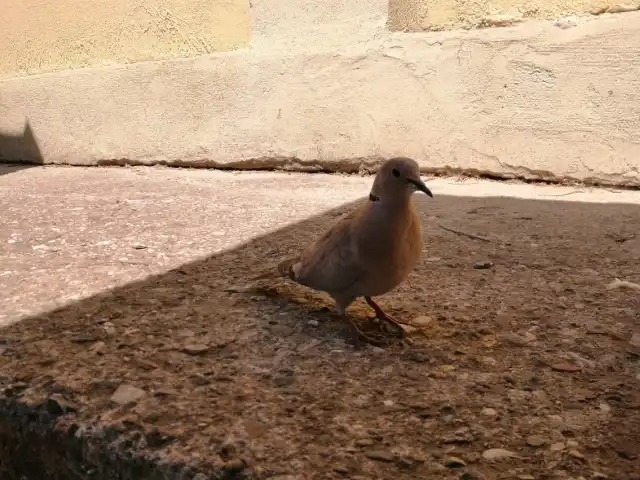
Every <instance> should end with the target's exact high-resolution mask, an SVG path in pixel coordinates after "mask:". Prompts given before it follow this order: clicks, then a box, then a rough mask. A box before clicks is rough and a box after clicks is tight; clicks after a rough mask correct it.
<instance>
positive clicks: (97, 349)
mask: <svg viewBox="0 0 640 480" xmlns="http://www.w3.org/2000/svg"><path fill="white" fill-rule="evenodd" d="M106 349H107V344H106V343H104V342H96V343H94V344H93V345H91V348H89V350H90V351H91V352H93V353H95V354H96V355H102V354H103V353H104V351H105V350H106Z"/></svg>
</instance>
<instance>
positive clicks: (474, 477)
mask: <svg viewBox="0 0 640 480" xmlns="http://www.w3.org/2000/svg"><path fill="white" fill-rule="evenodd" d="M485 478H486V477H485V476H484V475H483V474H482V473H480V472H478V471H477V470H467V471H466V472H462V474H461V475H460V480H484V479H485Z"/></svg>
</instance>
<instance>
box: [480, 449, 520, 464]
mask: <svg viewBox="0 0 640 480" xmlns="http://www.w3.org/2000/svg"><path fill="white" fill-rule="evenodd" d="M515 456H516V454H515V453H514V452H511V451H509V450H505V449H504V448H490V449H489V450H485V451H484V452H482V458H484V459H485V460H489V461H494V460H502V459H503V458H510V457H515Z"/></svg>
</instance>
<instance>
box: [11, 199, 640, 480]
mask: <svg viewBox="0 0 640 480" xmlns="http://www.w3.org/2000/svg"><path fill="white" fill-rule="evenodd" d="M416 203H417V206H418V208H419V209H420V211H421V213H422V216H423V220H424V226H425V251H424V254H423V257H422V260H421V263H420V264H419V265H418V267H417V268H416V269H415V272H414V273H413V274H412V275H411V277H410V279H409V281H408V282H406V283H405V284H404V285H403V286H402V287H401V288H399V289H398V290H397V291H396V292H394V293H393V294H390V295H388V296H386V297H383V298H382V299H381V305H383V307H386V308H387V309H388V310H389V312H390V313H392V314H394V315H395V316H397V317H402V318H404V319H415V318H417V317H420V318H419V320H418V322H419V324H420V325H419V326H418V327H417V328H415V329H411V331H410V332H409V337H408V338H409V340H408V341H406V342H404V343H394V344H391V345H389V346H388V347H386V348H382V349H381V348H372V347H366V348H364V349H361V350H356V349H354V348H353V347H352V345H351V343H350V338H349V329H348V328H347V326H346V325H345V324H344V323H343V322H342V321H341V320H340V319H338V318H336V317H335V315H334V314H333V313H332V312H333V310H332V306H331V304H330V303H329V301H328V300H327V298H326V297H324V296H322V295H321V294H316V293H313V292H310V291H308V290H306V289H304V288H302V287H297V286H294V285H291V284H290V283H287V282H263V283H262V284H261V285H263V286H264V287H265V288H264V289H263V290H262V291H259V292H253V293H252V292H245V293H230V292H226V291H225V288H227V287H229V286H242V285H245V284H246V283H247V282H246V278H247V276H248V275H250V274H252V273H254V272H256V271H257V270H262V269H264V268H265V265H266V263H267V262H268V261H269V260H273V261H275V260H277V259H279V258H281V257H283V256H286V255H288V254H290V253H291V252H296V251H297V250H298V249H299V246H300V245H303V244H305V243H306V242H308V241H310V240H311V239H313V238H315V237H316V236H317V235H318V234H319V233H320V232H321V231H323V230H324V229H325V228H326V227H327V226H328V225H329V224H330V223H331V222H332V221H334V220H335V219H336V217H337V216H338V215H340V214H341V213H343V212H345V211H348V210H349V209H350V208H352V206H353V205H344V206H343V207H341V208H340V209H338V210H335V211H332V212H329V213H327V214H325V215H322V216H320V217H316V218H311V219H309V220H306V221H304V222H301V223H298V224H295V225H291V226H288V227H286V228H283V229H281V230H279V231H277V232H275V233H273V234H269V235H267V236H265V237H262V238H258V239H256V240H253V241H251V242H249V243H247V244H245V245H243V246H241V247H240V248H237V249H234V250H231V251H227V252H224V253H221V254H219V255H215V256H212V257H211V258H207V259H205V260H202V261H198V262H194V263H191V264H188V265H184V266H183V267H181V268H179V269H176V270H173V271H170V272H168V273H166V274H164V275H161V276H156V277H152V278H148V279H147V280H145V281H141V282H137V283H133V284H129V285H125V286H123V287H121V288H117V289H115V290H113V291H110V292H105V293H103V294H101V295H98V296H95V297H92V298H88V299H85V300H82V301H79V302H77V303H74V304H72V305H69V306H67V307H64V308H61V309H58V310H55V311H52V312H47V313H45V314H42V315H39V316H37V317H34V318H29V319H27V320H25V321H22V322H20V323H18V324H14V325H12V326H10V327H8V328H6V329H4V330H3V331H2V332H1V335H2V345H1V346H0V348H1V350H2V352H3V354H2V357H0V358H1V363H0V380H1V381H2V386H3V388H4V394H3V396H2V398H1V402H0V403H1V410H0V435H1V436H0V442H1V447H2V450H1V451H2V467H3V469H4V473H3V474H2V478H28V479H42V478H95V479H98V478H99V479H113V478H123V479H125V478H126V479H133V478H149V479H151V478H153V479H155V478H158V479H159V478H198V479H201V478H280V479H305V480H310V479H331V478H354V479H356V478H357V479H368V478H394V479H415V478H503V477H504V476H505V475H510V476H511V477H516V476H518V475H520V477H519V478H552V477H553V478H570V477H573V478H576V477H578V476H584V477H585V478H594V475H596V473H600V474H606V475H608V477H599V478H610V479H629V478H633V475H634V474H635V475H637V473H638V472H640V458H639V455H640V414H639V412H638V409H640V395H639V393H638V392H639V390H638V388H637V387H638V383H639V381H640V377H638V375H640V364H639V363H638V361H639V355H640V347H638V346H637V345H635V346H634V345H633V343H634V342H633V341H631V342H630V339H631V338H632V335H633V334H634V332H635V333H638V331H639V330H638V325H639V321H640V313H639V312H640V295H639V294H638V292H635V291H632V290H622V289H613V290H607V289H606V285H607V284H608V283H609V282H610V281H611V280H613V279H614V278H620V279H628V280H631V281H635V282H640V269H639V265H640V238H639V237H638V235H639V233H638V232H640V208H639V207H638V206H636V205H614V204H582V203H577V202H552V201H549V202H543V201H531V200H518V199H513V198H461V197H451V196H446V197H445V196H440V197H439V198H437V199H436V200H435V201H433V202H429V201H428V200H427V199H426V198H424V197H416ZM96 221H100V220H99V219H98V220H96ZM439 224H442V225H445V226H447V227H450V228H452V229H454V230H457V229H460V230H461V231H464V232H467V233H472V234H474V235H477V236H479V237H482V238H483V239H477V238H469V237H467V236H464V235H458V234H455V233H452V232H450V231H447V230H444V229H442V228H440V227H439V226H438V225H439ZM371 240H372V241H375V239H371ZM474 264H475V266H476V267H482V268H474ZM480 264H483V265H480ZM352 313H353V315H354V316H356V317H357V318H359V319H361V320H364V319H365V317H367V316H368V315H371V313H370V312H369V310H367V308H366V307H365V306H364V304H360V303H359V304H357V305H356V306H354V307H353V309H352ZM123 386H125V387H123ZM131 387H134V388H131ZM119 388H120V391H121V393H122V394H123V395H124V396H129V397H130V399H131V402H130V403H128V404H126V405H118V404H117V403H115V402H114V401H112V400H111V397H112V395H113V394H114V392H115V391H116V390H117V389H119ZM123 388H124V389H125V391H123V390H122V389H123ZM492 449H503V450H492ZM496 457H500V459H496ZM199 473H201V474H202V475H204V476H197V475H198V474H199ZM461 475H462V476H461ZM464 475H467V476H466V477H465V476H464ZM471 475H476V476H471ZM527 475H531V476H532V477H527ZM595 478H598V477H595Z"/></svg>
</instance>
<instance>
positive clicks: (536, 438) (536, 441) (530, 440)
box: [527, 435, 547, 447]
mask: <svg viewBox="0 0 640 480" xmlns="http://www.w3.org/2000/svg"><path fill="white" fill-rule="evenodd" d="M545 443H547V441H546V440H545V439H544V438H543V437H541V436H540V435H529V436H528V437H527V445H529V446H530V447H541V446H542V445H544V444H545Z"/></svg>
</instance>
